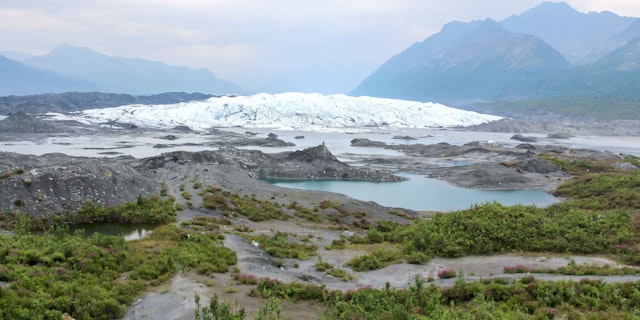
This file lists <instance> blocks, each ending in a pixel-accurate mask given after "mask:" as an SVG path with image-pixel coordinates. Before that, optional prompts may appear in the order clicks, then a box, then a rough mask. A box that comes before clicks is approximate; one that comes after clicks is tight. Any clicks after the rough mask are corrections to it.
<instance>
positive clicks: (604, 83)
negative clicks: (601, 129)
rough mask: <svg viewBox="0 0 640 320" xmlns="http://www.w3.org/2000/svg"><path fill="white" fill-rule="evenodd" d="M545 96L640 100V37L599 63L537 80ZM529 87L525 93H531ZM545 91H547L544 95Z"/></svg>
mask: <svg viewBox="0 0 640 320" xmlns="http://www.w3.org/2000/svg"><path fill="white" fill-rule="evenodd" d="M536 81H537V83H538V88H540V87H542V84H544V89H543V90H540V91H539V93H540V94H541V95H543V96H613V97H624V98H629V99H640V37H637V38H635V39H634V40H632V41H631V42H629V43H627V44H626V45H624V46H623V47H621V48H619V49H618V50H616V51H614V52H612V53H610V54H609V55H608V56H606V57H604V58H603V59H601V60H600V61H598V62H596V63H592V64H589V65H584V66H577V67H574V68H572V69H571V70H569V71H567V72H563V73H558V74H553V75H551V76H550V77H547V78H545V79H538V80H534V81H533V82H536ZM531 87H533V85H530V86H529V88H525V89H523V90H527V91H530V88H531ZM541 91H544V92H541Z"/></svg>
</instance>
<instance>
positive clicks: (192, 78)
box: [24, 45, 244, 95]
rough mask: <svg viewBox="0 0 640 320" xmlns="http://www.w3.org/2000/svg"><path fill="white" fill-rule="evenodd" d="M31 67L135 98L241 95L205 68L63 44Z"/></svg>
mask: <svg viewBox="0 0 640 320" xmlns="http://www.w3.org/2000/svg"><path fill="white" fill-rule="evenodd" d="M24 63H25V64H27V65H29V66H34V67H39V68H42V69H47V70H50V71H53V72H55V73H58V74H62V75H66V76H71V77H77V78H82V79H85V80H86V81H88V82H91V83H94V84H95V85H97V87H98V90H99V91H102V92H115V93H128V94H135V95H143V94H155V93H161V92H174V91H184V92H202V93H209V94H242V93H244V90H242V89H241V88H240V87H239V86H237V85H235V84H233V83H231V82H229V81H226V80H222V79H219V78H217V77H216V76H215V75H214V74H213V73H211V72H209V71H208V70H205V69H198V70H194V69H190V68H187V67H176V66H171V65H167V64H165V63H162V62H157V61H147V60H142V59H128V58H120V57H111V56H107V55H104V54H102V53H99V52H95V51H93V50H91V49H88V48H79V47H73V46H69V45H62V46H59V47H57V48H55V49H54V50H52V51H51V52H50V53H48V54H46V55H42V56H35V57H31V58H28V59H26V60H25V61H24Z"/></svg>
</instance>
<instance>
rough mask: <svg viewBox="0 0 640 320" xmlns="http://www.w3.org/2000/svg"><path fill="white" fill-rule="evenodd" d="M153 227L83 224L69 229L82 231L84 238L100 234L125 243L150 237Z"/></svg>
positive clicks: (106, 223)
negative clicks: (116, 237) (122, 239)
mask: <svg viewBox="0 0 640 320" xmlns="http://www.w3.org/2000/svg"><path fill="white" fill-rule="evenodd" d="M155 227H156V226H155V225H147V224H123V223H112V222H97V223H83V224H78V225H73V226H70V227H69V231H70V232H72V233H73V232H75V231H76V230H84V233H85V235H86V236H91V235H92V234H94V233H101V234H106V235H111V236H122V237H124V240H126V241H132V240H138V239H143V238H145V237H147V236H148V235H150V234H151V233H152V232H153V230H154V229H155Z"/></svg>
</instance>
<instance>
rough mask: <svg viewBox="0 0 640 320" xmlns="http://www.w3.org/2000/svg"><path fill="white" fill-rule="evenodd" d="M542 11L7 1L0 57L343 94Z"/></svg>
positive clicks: (501, 4)
mask: <svg viewBox="0 0 640 320" xmlns="http://www.w3.org/2000/svg"><path fill="white" fill-rule="evenodd" d="M566 2H567V3H568V4H569V5H571V6H572V7H574V8H576V9H577V10H578V11H581V12H589V11H604V10H606V11H612V12H614V13H617V14H619V15H624V16H634V17H640V1H639V0H606V1H605V0H568V1H566ZM539 3H541V1H540V0H90V1H88V0H64V1H63V0H0V30H1V32H0V52H3V51H18V52H26V53H30V54H45V53H47V52H49V51H50V50H51V49H53V48H54V47H56V46H58V45H60V44H63V43H67V44H70V45H74V46H83V47H89V48H91V49H93V50H96V51H99V52H102V53H105V54H108V55H113V56H122V57H129V58H142V59H148V60H159V61H164V62H166V63H169V64H175V65H184V66H188V67H192V68H207V69H209V70H211V71H212V72H214V73H215V74H216V75H218V76H219V77H222V78H225V79H228V80H231V81H234V82H236V83H239V84H240V85H244V86H245V87H248V88H249V89H251V90H260V89H261V86H265V84H264V82H265V81H270V82H272V84H273V82H277V81H282V83H283V85H284V84H285V83H287V82H291V81H295V79H297V78H296V77H298V76H299V74H300V73H301V72H306V73H307V74H309V75H312V76H313V75H315V74H327V73H332V72H334V73H344V70H348V72H347V73H348V74H349V76H344V75H342V76H340V77H341V78H344V79H335V81H336V86H337V85H338V84H340V85H342V86H345V85H347V86H348V85H349V84H348V83H352V82H355V83H356V84H357V82H359V81H358V80H356V79H360V80H361V79H362V78H363V77H364V76H366V75H368V74H369V73H370V72H371V71H373V70H374V69H375V68H376V67H377V66H379V65H380V64H382V63H383V62H384V61H386V60H387V59H388V58H390V57H391V56H392V55H394V54H396V53H398V52H400V51H402V50H404V49H406V48H407V47H408V46H409V45H411V44H412V43H414V42H418V41H422V40H424V39H425V38H427V37H428V36H430V35H431V34H433V33H435V32H438V31H439V30H440V28H441V27H442V25H443V24H445V23H447V22H449V21H452V20H459V21H471V20H477V19H484V18H487V17H489V18H492V19H495V20H502V19H504V18H507V17H508V16H510V15H513V14H520V13H522V12H523V11H525V10H527V9H530V8H532V7H534V6H536V5H538V4H539ZM319 78H320V76H319ZM347 78H349V79H347ZM318 80H321V79H318ZM306 81H313V79H307V80H306ZM322 81H326V80H322ZM340 82H345V83H344V84H342V83H340ZM347 82H348V83H347ZM292 89H295V88H292Z"/></svg>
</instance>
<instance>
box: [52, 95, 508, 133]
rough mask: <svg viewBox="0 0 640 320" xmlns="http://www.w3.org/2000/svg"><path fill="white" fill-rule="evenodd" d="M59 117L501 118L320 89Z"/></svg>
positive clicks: (266, 120)
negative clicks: (329, 92)
mask: <svg viewBox="0 0 640 320" xmlns="http://www.w3.org/2000/svg"><path fill="white" fill-rule="evenodd" d="M53 117H54V118H57V119H58V120H76V121H80V122H83V123H87V124H104V123H113V122H119V123H132V124H135V125H137V126H139V127H149V128H172V127H175V126H178V125H185V126H189V127H190V128H192V129H194V130H207V129H209V128H212V127H223V128H224V127H254V128H275V129H281V128H293V129H304V130H313V129H320V128H358V127H395V128H399V127H414V128H447V127H457V126H469V125H477V124H482V123H485V122H489V121H493V120H498V119H501V117H497V116H492V115H485V114H480V113H477V112H471V111H465V110H460V109H456V108H452V107H448V106H445V105H442V104H438V103H431V102H416V101H406V100H396V99H385V98H374V97H351V96H346V95H341V94H336V95H321V94H317V93H296V92H289V93H280V94H264V93H262V94H256V95H252V96H222V97H215V98H210V99H207V100H202V101H191V102H182V103H176V104H167V105H125V106H120V107H115V108H106V109H91V110H84V111H81V112H75V113H71V114H69V115H59V114H57V115H53Z"/></svg>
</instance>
